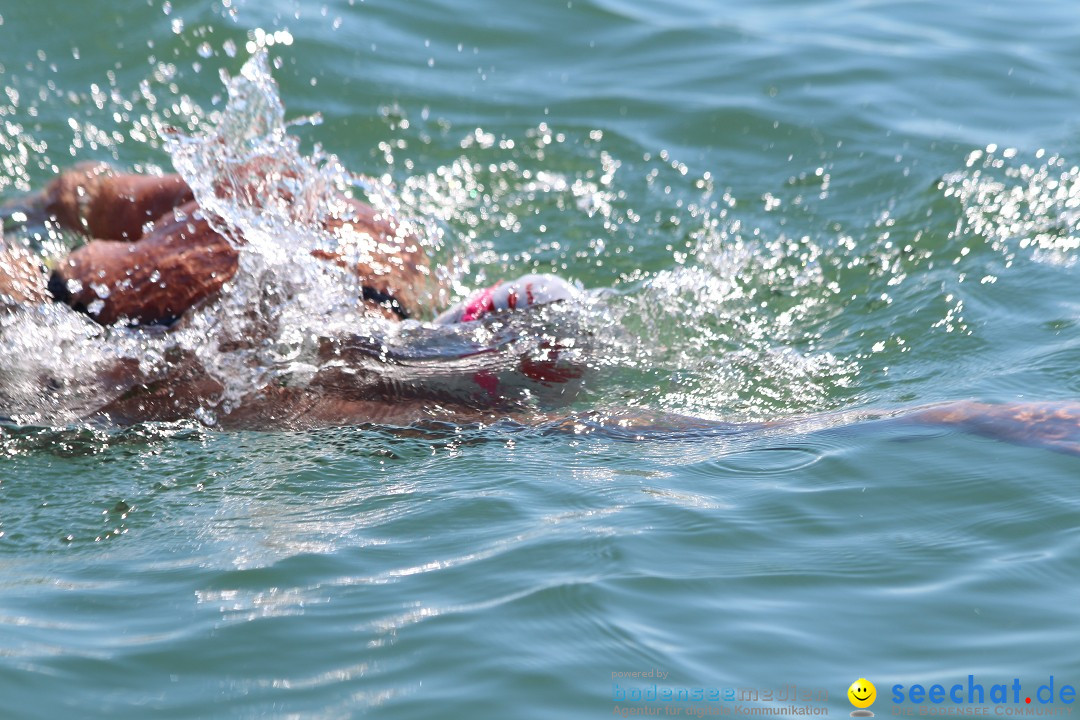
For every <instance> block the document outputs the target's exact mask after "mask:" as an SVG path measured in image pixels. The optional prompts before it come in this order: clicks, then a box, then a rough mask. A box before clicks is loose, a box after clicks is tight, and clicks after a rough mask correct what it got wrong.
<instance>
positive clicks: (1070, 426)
mask: <svg viewBox="0 0 1080 720" xmlns="http://www.w3.org/2000/svg"><path fill="white" fill-rule="evenodd" d="M868 421H880V422H882V423H885V424H886V425H890V426H897V425H916V426H922V427H946V428H955V429H957V430H960V431H963V432H968V433H971V434H974V435H981V436H983V437H988V438H992V439H994V440H1000V441H1002V442H1007V443H1011V444H1013V445H1024V446H1028V447H1037V448H1043V449H1045V450H1051V451H1053V452H1059V453H1063V454H1066V455H1076V456H1080V402H1069V401H1059V402H1041V403H1037V402H1027V403H1007V404H989V403H979V402H973V401H961V402H952V403H945V404H940V405H932V406H923V407H916V408H910V409H904V410H898V411H891V412H874V411H862V410H855V411H846V412H837V413H827V414H820V415H812V416H807V417H801V418H792V419H785V420H775V421H770V422H756V423H731V422H720V421H714V420H705V419H702V418H694V417H688V416H685V415H677V414H673V413H663V412H644V411H642V412H623V413H596V412H593V413H578V414H575V415H572V416H570V417H563V418H557V419H556V418H551V419H550V420H549V423H550V427H551V428H552V429H553V430H554V431H560V432H572V433H575V434H597V435H603V436H607V437H612V438H614V439H622V440H644V439H648V438H663V439H696V438H707V437H727V436H736V435H743V434H747V433H767V432H769V431H773V430H780V431H783V432H786V433H790V432H817V431H820V430H827V429H830V428H838V427H844V426H852V425H855V424H857V423H864V422H868Z"/></svg>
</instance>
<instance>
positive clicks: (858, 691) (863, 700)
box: [847, 678, 877, 708]
mask: <svg viewBox="0 0 1080 720" xmlns="http://www.w3.org/2000/svg"><path fill="white" fill-rule="evenodd" d="M847 696H848V700H850V701H851V704H852V705H854V706H855V707H857V708H868V707H870V706H871V705H873V704H874V701H875V700H877V688H876V687H874V683H872V682H870V681H869V680H867V679H866V678H859V679H858V680H856V681H855V682H853V683H851V687H849V688H848V689H847Z"/></svg>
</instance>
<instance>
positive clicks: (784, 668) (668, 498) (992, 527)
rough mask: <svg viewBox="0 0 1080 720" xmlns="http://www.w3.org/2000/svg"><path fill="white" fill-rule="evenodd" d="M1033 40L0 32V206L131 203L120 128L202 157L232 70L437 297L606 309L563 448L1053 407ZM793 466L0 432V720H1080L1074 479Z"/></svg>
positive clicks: (652, 17)
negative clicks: (204, 132) (378, 205)
mask: <svg viewBox="0 0 1080 720" xmlns="http://www.w3.org/2000/svg"><path fill="white" fill-rule="evenodd" d="M1077 37H1080V11H1078V9H1077V7H1076V5H1075V3H1073V2H1069V1H1067V0H1047V1H1045V2H1039V3H1019V2H1012V3H959V2H952V3H931V2H921V1H916V0H909V1H906V2H890V3H885V2H869V1H867V0H833V1H827V2H813V3H810V2H798V1H796V0H767V1H766V2H758V3H748V2H747V3H736V2H729V1H726V0H725V1H708V0H673V1H672V2H668V3H655V2H647V1H646V0H571V1H570V2H554V1H544V2H536V3H517V4H513V3H502V2H494V1H493V0H469V2H464V3H461V2H457V3H455V2H449V1H448V0H414V1H413V2H409V3H402V2H389V1H388V0H366V1H356V2H353V0H348V1H345V0H340V1H336V0H335V1H329V2H326V3H325V4H319V3H300V2H284V1H281V0H275V1H272V2H254V0H252V1H250V2H243V1H242V0H231V1H230V0H219V1H216V2H188V1H185V0H175V1H174V2H171V3H170V2H165V3H161V2H158V1H157V0H152V1H151V2H150V3H146V2H132V3H126V4H125V5H124V6H123V7H120V6H115V7H114V6H111V5H108V4H100V3H64V4H56V3H52V4H50V3H31V2H17V1H16V0H6V1H4V2H0V85H2V86H3V88H4V90H5V95H3V96H0V199H8V198H13V197H16V196H18V195H20V194H21V193H23V192H26V191H28V190H30V189H31V188H34V187H40V186H41V185H42V184H44V183H45V182H47V180H48V179H49V178H50V177H52V176H53V175H54V174H55V171H56V169H58V168H61V167H65V166H68V165H70V164H72V163H74V162H76V161H79V160H100V159H104V160H110V161H112V162H115V163H116V164H118V165H120V166H123V167H131V168H136V169H143V168H145V167H150V168H164V169H168V168H169V156H168V155H167V153H166V151H165V148H164V145H163V142H162V140H161V137H160V126H161V125H172V126H176V127H177V128H179V129H180V130H182V131H184V132H187V133H192V132H196V131H198V130H199V129H200V128H202V127H204V126H206V125H207V124H208V123H211V122H213V119H214V117H216V116H215V113H216V112H218V111H220V110H221V108H222V106H223V103H224V100H223V98H224V91H223V86H222V78H221V76H220V74H219V70H221V69H224V70H226V71H228V72H229V73H230V74H235V73H236V72H237V71H238V70H239V68H240V66H241V65H242V64H243V63H244V61H245V60H246V59H247V58H248V56H249V54H250V51H252V50H255V49H258V48H260V47H266V48H267V50H268V53H269V57H270V59H271V62H272V64H273V66H274V68H273V74H274V77H275V78H276V79H277V81H278V83H279V85H280V92H281V97H282V99H283V101H284V103H285V105H286V108H287V114H288V116H289V117H298V116H305V115H312V114H316V113H319V114H321V117H322V123H321V124H319V125H315V126H310V125H300V126H297V127H296V128H294V129H293V132H294V133H295V134H296V135H298V136H299V137H300V138H301V139H302V142H303V144H304V147H305V148H307V149H310V148H311V147H312V146H313V145H314V144H315V143H320V144H321V145H322V146H323V147H324V148H325V149H326V151H328V152H332V153H335V154H336V155H337V156H338V157H339V158H340V159H341V160H342V162H343V163H344V164H345V165H346V166H348V167H349V168H351V169H352V170H355V171H357V172H363V173H366V174H369V175H371V176H376V177H382V178H383V179H384V180H385V181H387V182H391V183H393V185H394V187H395V188H396V192H397V194H398V196H399V197H400V199H401V201H402V203H403V207H404V210H405V211H406V212H407V213H410V214H413V215H416V216H425V217H431V218H434V220H435V221H436V223H437V225H438V228H440V229H441V231H442V232H443V233H444V247H443V248H442V249H441V252H442V253H443V257H445V258H448V259H453V260H454V265H455V267H456V268H458V270H456V272H457V273H458V275H457V276H456V277H455V280H456V281H457V282H458V283H459V289H460V290H461V291H462V292H465V291H467V290H468V289H469V288H472V287H478V286H480V285H482V284H484V283H490V282H492V281H493V280H494V279H496V278H499V277H513V276H515V275H520V274H522V273H525V272H533V271H541V272H558V273H559V274H562V275H564V276H566V277H569V278H572V279H573V280H575V281H579V282H580V283H582V285H583V286H585V287H588V288H610V289H612V290H613V291H614V292H613V293H611V294H610V298H609V300H608V301H607V302H608V305H609V306H608V308H607V310H606V311H605V315H604V317H605V318H606V319H608V320H611V321H612V322H611V323H610V327H608V328H606V330H605V332H607V333H608V334H609V335H610V338H611V347H610V348H609V349H608V351H607V352H605V353H604V356H603V357H601V358H599V359H597V360H596V362H595V364H596V368H595V372H594V373H593V375H592V376H591V377H590V379H589V382H588V384H587V386H586V387H585V389H584V392H583V394H582V396H581V397H579V398H578V400H576V401H575V404H574V406H573V408H572V409H574V410H579V411H587V410H589V409H595V408H601V409H620V408H645V409H650V410H660V411H667V412H675V413H681V414H685V415H691V416H701V417H708V418H713V419H721V420H732V421H744V420H747V421H749V420H762V419H765V420H770V419H779V418H788V417H794V416H806V415H813V414H815V413H818V412H826V411H828V412H832V411H848V410H859V411H862V410H866V411H875V412H876V411H888V410H891V409H895V408H903V407H908V406H917V405H923V404H927V403H935V402H942V401H953V400H964V399H977V400H980V401H988V402H1007V401H1015V400H1058V399H1075V398H1077V397H1080V380H1078V376H1077V373H1076V367H1077V366H1078V365H1080V326H1078V324H1077V320H1078V318H1080V303H1078V300H1077V293H1076V287H1077V280H1078V273H1080V268H1078V267H1077V263H1076V261H1077V258H1078V257H1080V227H1078V222H1080V169H1078V167H1077V166H1078V165H1080V123H1078V120H1077V112H1078V110H1080V43H1078V42H1077ZM60 350H63V348H60ZM13 353H14V348H13V346H10V345H9V346H8V347H6V348H5V347H0V356H2V355H5V354H6V357H5V358H4V360H5V361H6V363H7V367H10V366H11V364H12V362H14V361H19V362H21V360H20V359H19V358H13ZM77 359H78V358H75V359H74V360H73V361H77ZM27 362H29V359H27ZM2 414H4V413H3V412H0V415H2ZM825 425H826V426H825V427H824V428H823V429H820V430H817V431H808V430H805V429H798V430H796V429H792V430H787V431H785V430H776V431H769V432H758V433H749V434H746V435H739V436H733V437H722V436H718V437H705V436H703V437H696V438H695V437H689V438H688V437H686V436H674V435H672V436H665V435H664V434H663V433H659V434H656V435H654V436H652V437H650V438H648V439H646V440H644V441H627V440H626V439H625V438H618V437H606V436H599V435H575V434H574V433H572V432H551V431H550V428H538V429H529V428H525V427H521V426H518V425H514V424H511V423H494V424H490V425H488V424H483V425H475V424H470V425H465V426H453V425H445V426H438V427H428V428H424V429H422V430H421V431H410V432H403V431H402V430H401V429H400V428H391V427H379V426H374V427H373V426H363V427H348V428H331V429H323V430H315V431H307V432H263V433H260V432H225V431H219V430H217V429H215V428H212V427H204V426H201V425H198V424H181V425H164V426H162V425H144V426H136V427H134V428H127V429H114V428H106V427H80V426H57V427H50V426H43V425H42V424H41V423H37V424H31V425H23V426H16V425H7V426H4V427H3V429H0V715H3V717H14V718H55V717H110V718H145V717H171V718H196V717H229V718H233V717H235V718H243V717H319V718H337V717H354V716H363V715H370V716H372V717H378V718H429V717H453V718H471V719H480V718H550V717H573V718H591V717H605V716H611V715H613V713H618V712H620V711H621V710H620V708H621V709H626V708H630V709H633V710H635V711H637V712H648V711H651V710H655V711H658V712H659V713H661V714H663V713H667V712H668V711H669V710H670V711H674V710H678V711H679V714H681V715H684V716H685V715H691V714H694V713H697V714H698V715H700V714H708V713H721V712H723V711H724V709H725V708H726V709H727V710H729V711H732V712H733V713H734V714H733V715H732V717H737V716H738V715H739V713H740V712H742V713H743V714H746V712H747V709H748V708H766V709H768V708H771V707H774V706H775V705H776V703H775V702H774V703H771V704H770V702H768V701H764V700H761V698H759V701H758V702H757V703H753V702H751V703H739V702H724V701H720V702H709V701H702V702H694V701H691V702H683V703H675V702H669V703H665V702H663V701H661V700H660V699H656V700H650V699H648V696H647V692H648V691H649V690H650V689H652V688H654V686H655V687H656V688H657V691H658V692H659V691H663V690H664V689H669V690H678V689H694V688H701V689H705V690H709V689H720V690H723V689H724V688H758V689H762V690H765V689H770V690H773V691H774V692H776V693H777V694H779V693H780V692H781V691H783V689H784V688H789V687H790V686H792V685H794V686H796V687H797V688H799V691H800V692H801V691H802V690H803V689H810V690H821V691H824V692H825V693H827V698H824V699H822V700H821V701H820V702H817V701H815V702H814V703H810V705H811V706H813V707H816V708H818V709H822V710H827V711H828V713H829V714H830V715H832V716H840V717H846V716H847V713H848V712H849V711H851V709H852V707H851V704H850V703H849V702H848V698H847V695H846V692H847V688H848V686H849V685H850V684H851V683H852V682H853V681H855V680H856V679H858V678H861V677H865V678H867V679H869V680H871V681H873V682H874V683H875V684H876V685H877V692H878V700H877V704H876V705H875V706H874V708H873V709H874V710H875V712H877V714H878V715H891V714H893V713H894V711H895V710H896V709H897V708H898V707H899V706H896V705H894V704H893V703H892V702H891V700H890V696H891V694H892V691H891V688H892V687H893V686H894V685H897V684H899V685H903V686H905V688H907V687H909V686H911V685H912V684H922V685H924V686H927V687H929V686H930V685H932V684H934V683H940V684H943V685H944V686H945V688H946V689H948V688H949V687H950V685H952V684H953V683H963V684H964V688H965V689H964V696H965V698H966V693H967V690H966V688H967V683H968V676H969V675H974V676H975V682H981V683H982V684H984V685H985V687H986V689H987V691H988V692H989V690H990V687H991V685H993V684H997V683H1001V684H1011V683H1012V681H1013V679H1014V678H1018V679H1019V680H1020V681H1021V682H1022V683H1023V688H1024V691H1023V693H1025V694H1028V695H1031V696H1033V697H1034V693H1035V692H1036V688H1037V687H1038V686H1039V685H1041V684H1044V683H1047V682H1048V681H1049V678H1050V676H1054V678H1055V682H1056V686H1055V690H1054V692H1055V693H1057V692H1058V691H1059V690H1060V688H1061V686H1062V685H1064V684H1073V685H1075V684H1076V683H1077V682H1080V660H1078V657H1080V655H1078V654H1077V652H1076V643H1077V641H1078V640H1080V635H1078V633H1077V631H1076V629H1075V628H1076V627H1077V626H1076V625H1074V623H1076V622H1077V615H1076V603H1077V599H1078V590H1080V588H1078V585H1077V581H1076V577H1077V575H1078V573H1080V532H1078V525H1080V501H1078V496H1077V495H1078V494H1077V491H1076V490H1077V483H1076V481H1077V478H1078V474H1080V461H1078V460H1077V458H1076V457H1073V456H1069V455H1066V454H1058V453H1053V452H1049V451H1047V450H1045V449H1039V448H1031V447H1021V446H1016V445H1010V444H1006V443H1003V442H998V441H995V440H992V439H988V438H984V437H976V436H972V435H967V434H963V433H959V432H955V431H951V430H943V429H940V428H918V427H904V428H898V427H896V426H892V425H889V424H887V423H880V422H869V421H862V422H856V423H854V424H848V425H844V426H836V427H829V426H828V424H827V423H826V424H825ZM1070 627H1072V628H1074V629H1073V630H1069V628H1070ZM657 670H659V671H660V672H661V673H665V674H666V675H664V676H663V677H662V678H657V677H655V672H656V671H657ZM650 672H652V673H653V674H654V675H653V676H648V675H646V676H644V677H636V678H635V677H633V676H630V675H620V676H618V677H617V676H616V675H615V674H618V673H622V674H625V673H650ZM1010 687H1011V685H1010ZM620 692H623V693H627V692H629V693H631V694H633V693H635V692H636V693H638V694H639V698H640V699H639V701H634V700H633V698H632V697H628V698H627V700H626V701H623V698H621V697H620V695H619V693H620ZM905 692H906V690H905ZM1010 693H1011V690H1010ZM722 694H723V693H721V695H722ZM1025 705H1026V703H1024V697H1022V696H1021V697H1020V698H1019V703H1015V704H1012V698H1011V696H1010V704H1007V705H1004V706H1003V705H997V706H989V705H988V706H986V707H987V709H988V710H989V714H991V715H994V714H995V711H1001V712H1004V711H1005V709H1006V708H1007V709H1008V710H1009V711H1010V712H1011V711H1012V710H1014V709H1015V710H1023V708H1024V706H1025ZM903 707H907V708H914V710H915V711H916V712H918V710H919V708H920V707H922V708H926V707H928V705H927V704H923V705H917V704H911V703H907V704H906V705H904V706H903ZM967 707H968V709H971V706H970V705H968V706H967ZM1027 707H1028V708H1031V707H1032V706H1030V705H1028V706H1027ZM1070 707H1071V706H1070V705H1067V704H1063V702H1062V699H1061V698H1060V696H1059V699H1058V700H1057V702H1056V704H1055V705H1053V706H1051V705H1042V704H1041V703H1040V702H1039V698H1036V702H1035V708H1036V709H1039V710H1043V711H1045V710H1048V709H1054V710H1055V711H1059V710H1067V709H1069V708H1070ZM937 710H938V711H939V712H944V706H939V707H937ZM1001 712H997V714H998V715H1000V714H1001Z"/></svg>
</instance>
